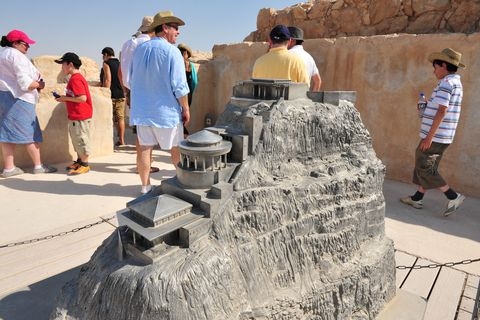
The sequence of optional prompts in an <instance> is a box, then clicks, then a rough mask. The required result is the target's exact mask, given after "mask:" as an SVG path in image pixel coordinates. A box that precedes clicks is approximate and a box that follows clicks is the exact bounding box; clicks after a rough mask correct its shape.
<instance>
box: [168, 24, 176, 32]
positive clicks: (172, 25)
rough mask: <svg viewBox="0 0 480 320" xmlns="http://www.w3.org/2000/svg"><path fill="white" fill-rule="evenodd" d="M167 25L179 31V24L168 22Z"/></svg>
mask: <svg viewBox="0 0 480 320" xmlns="http://www.w3.org/2000/svg"><path fill="white" fill-rule="evenodd" d="M166 25H167V26H169V27H170V28H173V29H175V30H176V31H178V24H171V23H166Z"/></svg>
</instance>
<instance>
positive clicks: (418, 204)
mask: <svg viewBox="0 0 480 320" xmlns="http://www.w3.org/2000/svg"><path fill="white" fill-rule="evenodd" d="M400 201H401V202H402V203H405V204H408V205H409V206H412V207H414V208H415V209H422V208H423V200H418V201H414V200H412V197H410V196H408V197H405V198H401V199H400Z"/></svg>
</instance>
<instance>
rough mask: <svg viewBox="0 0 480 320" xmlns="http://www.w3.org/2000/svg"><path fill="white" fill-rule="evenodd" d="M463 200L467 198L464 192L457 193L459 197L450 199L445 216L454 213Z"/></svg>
mask: <svg viewBox="0 0 480 320" xmlns="http://www.w3.org/2000/svg"><path fill="white" fill-rule="evenodd" d="M463 200H465V196H464V195H463V194H460V193H457V197H456V198H455V199H453V200H449V201H448V203H447V210H445V212H444V213H443V215H444V216H445V217H447V216H449V215H451V214H452V213H454V212H455V211H456V210H457V209H458V207H460V205H461V204H462V203H463Z"/></svg>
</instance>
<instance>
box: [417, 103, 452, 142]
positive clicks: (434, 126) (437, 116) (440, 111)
mask: <svg viewBox="0 0 480 320" xmlns="http://www.w3.org/2000/svg"><path fill="white" fill-rule="evenodd" d="M446 113H447V107H446V106H444V105H439V106H438V110H437V113H436V114H435V117H434V118H433V122H432V125H431V126H430V131H428V134H427V136H426V137H425V139H423V140H422V143H421V144H420V150H422V151H425V150H427V149H428V148H430V146H431V145H432V139H433V136H434V135H435V132H437V129H438V127H439V126H440V123H442V120H443V118H444V117H445V114H446Z"/></svg>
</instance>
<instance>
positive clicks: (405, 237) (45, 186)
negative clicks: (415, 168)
mask: <svg viewBox="0 0 480 320" xmlns="http://www.w3.org/2000/svg"><path fill="white" fill-rule="evenodd" d="M153 158H154V165H155V166H158V167H160V169H161V170H160V172H159V173H155V174H153V175H152V183H153V184H155V185H158V184H160V182H161V180H162V179H165V178H169V177H171V176H173V175H174V174H175V172H174V170H173V166H172V165H171V164H169V155H168V154H167V153H165V152H162V151H158V150H155V152H154V156H153ZM91 163H92V168H93V169H92V171H91V172H89V173H88V174H85V175H81V176H77V177H68V176H66V175H65V174H64V172H62V171H61V170H60V172H59V173H55V174H45V175H33V174H24V175H22V176H19V177H16V178H10V179H1V180H0V208H1V209H0V219H1V221H2V223H1V224H0V268H1V267H2V266H5V265H7V263H8V265H9V268H10V269H12V270H18V272H17V273H15V271H12V274H15V276H16V278H18V279H22V278H25V279H26V280H25V281H23V282H22V281H19V282H18V283H17V285H15V286H11V285H10V284H2V283H0V319H45V318H46V317H48V313H49V310H51V307H52V306H53V303H54V302H53V300H52V299H53V298H52V297H53V296H55V294H56V292H58V290H59V289H60V288H61V287H62V286H63V284H64V283H65V281H66V279H67V278H71V276H72V275H75V270H78V269H76V268H78V266H79V265H81V264H83V263H85V262H86V261H88V259H89V257H90V256H91V254H92V253H93V252H94V250H95V248H97V247H98V246H99V245H100V244H101V243H102V241H103V240H104V239H105V238H106V237H108V236H109V235H110V233H111V230H113V229H114V226H116V221H110V222H109V223H105V224H102V227H101V228H104V230H103V229H102V230H103V231H102V232H104V233H102V232H100V233H98V234H96V235H89V234H87V233H88V232H91V231H93V230H94V229H95V228H90V229H91V230H90V229H89V231H85V232H86V233H85V234H84V235H85V238H84V239H83V240H82V241H83V243H82V244H81V245H79V246H78V247H76V246H75V245H74V242H70V243H69V241H71V239H70V240H68V238H69V237H71V235H69V236H65V237H58V238H55V239H51V240H48V244H47V242H45V243H42V244H40V243H38V244H35V245H24V246H19V247H18V248H15V249H12V248H3V249H2V248H1V246H2V245H3V244H5V243H10V242H14V241H18V240H25V239H31V238H33V237H35V236H38V235H48V234H51V233H55V232H58V231H67V230H70V229H71V227H72V226H80V225H82V224H83V223H86V222H91V221H96V220H98V219H100V217H103V218H107V217H109V216H111V215H113V214H114V213H115V212H116V211H118V210H121V209H123V208H125V205H126V203H127V202H128V201H131V200H132V199H134V198H135V197H137V196H138V195H139V191H140V179H139V177H138V175H137V174H135V150H134V146H126V147H124V148H123V149H120V150H119V151H117V152H115V153H113V154H112V155H110V156H107V157H98V158H93V159H92V161H91ZM62 166H64V165H58V167H59V168H60V169H62ZM460 191H461V190H460ZM413 192H414V187H413V186H412V185H410V184H405V183H401V182H395V181H391V180H386V181H385V184H384V195H385V201H386V218H385V230H386V234H387V236H388V237H390V238H391V239H393V240H394V243H395V248H396V249H400V250H402V251H404V252H407V253H409V254H411V255H415V256H418V257H422V258H424V259H428V260H430V261H437V262H440V263H445V262H451V261H461V260H463V259H473V258H479V257H478V255H480V232H478V230H480V209H479V208H480V200H479V199H475V198H469V197H468V195H467V199H466V200H465V202H464V204H463V205H462V207H461V208H460V209H459V210H458V212H456V213H454V214H452V215H451V216H449V217H448V218H446V217H443V215H441V212H442V210H443V206H444V205H445V203H446V200H445V199H444V196H443V194H441V193H440V192H438V191H432V192H431V193H428V194H427V196H426V197H425V201H424V203H425V208H424V209H422V210H417V209H413V208H411V207H407V206H405V205H403V204H401V203H400V201H399V200H398V199H399V198H400V197H403V196H405V195H408V194H412V193H413ZM75 236H77V235H75ZM55 247H56V248H62V247H63V248H65V249H66V250H65V251H66V252H62V250H58V249H56V250H57V251H59V255H58V256H57V257H52V260H51V261H46V262H45V263H44V264H43V265H40V266H38V265H37V266H35V263H34V261H31V260H32V259H29V250H33V249H32V248H37V250H39V251H40V252H41V251H42V250H45V251H44V252H45V255H53V256H55V250H53V248H55ZM40 248H45V249H40ZM80 248H81V249H80ZM52 250H53V253H52ZM30 252H32V251H30ZM47 253H48V254H47ZM68 253H71V255H68ZM6 254H13V255H14V256H15V255H17V256H16V257H15V258H11V256H9V257H8V259H7V258H5V257H2V256H3V255H6ZM76 257H78V259H76ZM22 258H23V259H24V260H22ZM10 259H12V262H10V263H9V262H8V261H7V260H10ZM15 259H18V260H15ZM13 261H18V264H15V263H14V262H13ZM49 263H52V264H53V265H54V267H53V266H48V264H49ZM24 264H31V268H30V269H28V268H27V270H25V269H22V268H24ZM456 267H458V269H459V270H462V271H464V272H467V273H469V274H472V275H473V276H480V263H478V262H477V263H472V264H465V265H459V266H456ZM42 268H43V269H42ZM46 269H48V270H49V272H45V270H46ZM22 270H25V271H22ZM27 271H28V272H27ZM14 278H15V277H14ZM477 288H478V284H477ZM472 290H475V288H473V289H472ZM54 292H55V294H54ZM15 306H18V309H15ZM20 306H21V307H20ZM47 306H50V309H49V308H48V307H47ZM12 308H13V309H12ZM26 309H28V310H31V313H27V312H26V311H25V310H26ZM15 310H16V311H15ZM12 312H13V313H12ZM15 313H16V314H15ZM12 314H15V317H12ZM22 317H23V318H22Z"/></svg>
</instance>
